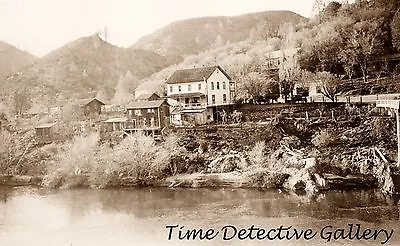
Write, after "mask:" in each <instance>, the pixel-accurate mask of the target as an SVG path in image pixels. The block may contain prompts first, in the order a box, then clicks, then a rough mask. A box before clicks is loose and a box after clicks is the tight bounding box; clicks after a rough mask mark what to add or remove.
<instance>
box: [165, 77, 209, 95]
mask: <svg viewBox="0 0 400 246" xmlns="http://www.w3.org/2000/svg"><path fill="white" fill-rule="evenodd" d="M199 84H200V85H201V88H200V89H199ZM171 87H172V91H171ZM179 87H180V89H181V90H180V91H179ZM189 87H190V90H189ZM191 92H200V93H203V94H206V92H207V89H206V82H205V81H198V82H190V83H179V84H169V85H168V88H167V96H171V95H177V94H182V93H191Z"/></svg>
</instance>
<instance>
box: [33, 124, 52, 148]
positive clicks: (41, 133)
mask: <svg viewBox="0 0 400 246" xmlns="http://www.w3.org/2000/svg"><path fill="white" fill-rule="evenodd" d="M55 125H56V123H43V124H40V125H38V126H36V127H35V132H36V141H37V142H38V143H40V144H47V143H51V142H53V140H54V139H53V137H54V136H53V135H54V126H55Z"/></svg>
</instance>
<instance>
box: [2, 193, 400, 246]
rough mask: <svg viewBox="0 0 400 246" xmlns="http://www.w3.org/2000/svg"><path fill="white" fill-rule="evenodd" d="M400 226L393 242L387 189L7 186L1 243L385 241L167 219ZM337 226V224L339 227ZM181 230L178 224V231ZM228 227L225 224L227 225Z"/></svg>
mask: <svg viewBox="0 0 400 246" xmlns="http://www.w3.org/2000/svg"><path fill="white" fill-rule="evenodd" d="M349 223H353V224H357V223H358V224H361V228H371V229H387V230H391V229H394V233H393V236H392V238H391V239H390V240H389V242H388V243H387V244H386V245H400V222H399V200H398V198H396V197H395V198H390V197H386V196H384V195H382V194H381V193H380V192H379V191H374V190H367V191H347V192H338V191H329V192H326V193H325V194H319V195H316V196H307V195H305V194H303V195H302V194H294V193H286V192H281V193H280V192H278V191H275V190H268V191H262V190H243V189H237V190H232V189H216V190H211V189H197V190H195V189H161V188H160V189H158V188H157V189H154V188H152V189H127V190H48V189H42V188H33V187H22V188H21V187H20V188H5V187H0V245H1V246H3V245H4V246H9V245H40V246H47V245H51V246H53V245H66V246H71V245H73V246H76V245H82V246H83V245H84V246H88V245H96V246H98V245H100V246H102V245H112V246H117V245H222V244H229V245H380V241H381V240H380V239H383V235H381V236H382V237H381V236H380V237H378V240H377V241H365V240H351V241H350V240H333V241H331V242H330V243H328V244H326V243H325V240H324V239H321V238H320V236H319V234H318V235H317V236H316V237H315V238H313V239H312V240H310V241H307V240H304V239H300V240H297V241H295V240H293V239H292V240H289V241H288V240H277V239H276V240H273V241H267V240H264V241H259V240H249V239H248V240H244V241H241V240H238V239H232V240H230V241H229V242H228V243H227V242H222V241H221V237H222V236H217V237H216V238H215V239H214V240H210V241H206V240H203V241H201V240H194V241H193V240H190V241H180V240H178V239H177V238H176V236H175V234H173V238H172V240H170V241H168V231H167V229H166V228H165V227H166V225H177V224H179V225H180V226H185V227H184V229H186V228H188V229H193V228H203V229H208V228H214V229H215V230H220V229H221V228H222V227H223V226H224V225H234V226H235V227H237V228H248V227H249V226H251V225H256V226H257V227H261V228H264V229H268V228H277V227H279V226H280V225H284V226H292V227H293V228H297V229H299V230H300V229H307V228H311V229H313V230H314V231H316V232H318V233H320V231H321V229H322V228H323V227H325V226H327V225H331V226H332V227H333V228H334V229H336V228H347V230H348V226H347V224H349ZM334 229H333V230H334ZM174 233H175V232H174ZM221 234H222V232H221Z"/></svg>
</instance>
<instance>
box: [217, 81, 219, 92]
mask: <svg viewBox="0 0 400 246" xmlns="http://www.w3.org/2000/svg"><path fill="white" fill-rule="evenodd" d="M217 90H219V82H217Z"/></svg>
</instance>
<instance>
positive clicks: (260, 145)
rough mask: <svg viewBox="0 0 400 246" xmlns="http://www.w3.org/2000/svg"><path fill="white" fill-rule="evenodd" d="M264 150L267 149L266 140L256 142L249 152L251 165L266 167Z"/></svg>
mask: <svg viewBox="0 0 400 246" xmlns="http://www.w3.org/2000/svg"><path fill="white" fill-rule="evenodd" d="M264 150H265V142H264V141H258V142H256V144H255V145H254V147H253V149H252V150H251V151H249V152H248V153H247V156H248V158H249V161H250V164H251V165H254V166H257V167H264V166H265V165H266V163H265V161H266V159H265V155H264Z"/></svg>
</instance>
